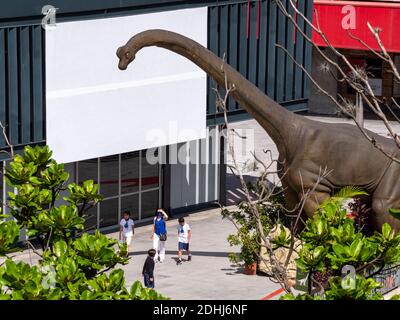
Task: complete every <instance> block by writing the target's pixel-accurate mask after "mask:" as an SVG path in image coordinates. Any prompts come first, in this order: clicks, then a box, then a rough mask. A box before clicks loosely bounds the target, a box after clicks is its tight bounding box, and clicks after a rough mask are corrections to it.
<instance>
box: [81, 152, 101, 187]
mask: <svg viewBox="0 0 400 320" xmlns="http://www.w3.org/2000/svg"><path fill="white" fill-rule="evenodd" d="M78 175H79V180H78V181H79V184H82V183H83V182H84V181H86V180H93V181H94V183H98V181H99V180H98V160H97V158H96V159H90V160H85V161H80V162H79V163H78Z"/></svg>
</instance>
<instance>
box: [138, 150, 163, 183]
mask: <svg viewBox="0 0 400 320" xmlns="http://www.w3.org/2000/svg"><path fill="white" fill-rule="evenodd" d="M154 156H156V157H157V156H158V152H157V151H156V152H155V153H154ZM158 184H159V165H158V164H150V163H149V162H148V161H147V159H146V152H142V190H147V189H153V188H157V187H158Z"/></svg>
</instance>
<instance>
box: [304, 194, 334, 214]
mask: <svg viewBox="0 0 400 320" xmlns="http://www.w3.org/2000/svg"><path fill="white" fill-rule="evenodd" d="M327 197H329V193H327V192H324V191H315V192H313V193H311V194H310V195H309V196H308V198H307V199H306V200H305V203H304V211H305V212H306V214H307V216H308V217H312V216H313V215H314V213H315V211H317V209H318V207H319V206H320V205H321V203H322V202H324V200H325V199H326V198H327Z"/></svg>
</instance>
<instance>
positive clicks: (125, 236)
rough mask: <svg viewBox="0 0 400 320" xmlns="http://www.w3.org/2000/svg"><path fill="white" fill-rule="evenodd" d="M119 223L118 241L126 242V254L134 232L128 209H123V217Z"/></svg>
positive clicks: (133, 224)
mask: <svg viewBox="0 0 400 320" xmlns="http://www.w3.org/2000/svg"><path fill="white" fill-rule="evenodd" d="M119 225H120V228H119V241H120V243H124V242H125V243H126V256H128V255H129V250H130V245H131V242H132V238H133V235H134V233H135V223H134V222H133V220H132V219H131V213H130V211H129V210H125V211H124V213H123V218H122V220H121V221H120V223H119Z"/></svg>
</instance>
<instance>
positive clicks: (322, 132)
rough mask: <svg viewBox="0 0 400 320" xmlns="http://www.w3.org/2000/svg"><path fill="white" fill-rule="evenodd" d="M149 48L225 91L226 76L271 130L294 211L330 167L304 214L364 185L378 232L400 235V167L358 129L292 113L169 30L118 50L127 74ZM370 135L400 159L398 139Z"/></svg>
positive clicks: (239, 98)
mask: <svg viewBox="0 0 400 320" xmlns="http://www.w3.org/2000/svg"><path fill="white" fill-rule="evenodd" d="M149 46H157V47H162V48H164V49H167V50H170V51H173V52H175V53H177V54H179V55H181V56H184V57H186V58H187V59H189V60H190V61H192V62H193V63H195V64H196V65H197V66H198V67H200V68H201V69H202V70H204V71H205V72H206V73H207V74H208V75H210V76H211V77H212V78H213V79H214V80H215V81H216V82H217V83H218V84H219V85H220V86H221V87H225V77H226V79H227V81H228V83H229V84H231V85H232V86H234V88H235V90H234V91H233V92H232V93H231V96H232V97H233V98H234V99H235V100H236V101H237V102H238V103H239V104H240V105H241V107H243V108H244V109H245V110H246V111H247V112H248V113H250V114H251V115H252V116H253V118H254V119H255V120H256V121H257V122H258V123H259V124H260V125H261V126H262V127H263V128H264V129H265V131H266V132H267V133H268V135H269V136H270V137H271V138H272V139H273V141H274V142H275V144H276V146H277V148H278V151H279V160H280V162H281V163H282V164H281V165H280V166H279V170H280V178H281V181H282V185H283V187H284V193H285V198H286V202H287V207H288V209H293V208H294V207H295V206H296V204H297V203H298V202H299V199H300V197H301V194H302V185H303V186H304V189H305V190H307V189H310V190H311V189H312V188H313V186H314V185H315V184H316V182H317V179H318V177H319V175H320V173H321V171H322V170H323V169H325V168H327V169H328V170H330V174H329V175H328V176H327V177H326V178H325V179H323V180H322V181H321V182H320V183H319V184H318V186H317V187H316V189H315V192H313V193H312V194H311V196H310V197H309V198H308V199H307V200H306V202H305V206H304V214H306V215H307V216H312V215H313V214H314V212H315V210H316V208H317V207H318V204H320V203H321V202H322V201H323V200H324V199H325V198H326V197H328V196H329V195H332V194H333V193H334V192H335V191H337V190H339V189H340V188H342V187H344V186H349V185H352V186H359V187H361V188H363V189H364V190H365V191H367V192H368V193H369V195H371V197H372V199H371V200H372V209H373V214H372V216H371V222H372V224H373V227H374V228H375V229H377V230H381V227H382V224H383V223H385V222H387V223H389V224H390V225H391V226H392V227H393V228H394V229H395V230H396V231H399V229H400V220H397V219H395V218H394V217H392V216H391V215H390V214H389V213H388V209H389V208H396V209H400V184H399V182H398V177H399V176H400V165H399V163H397V162H395V161H393V160H391V159H389V158H388V157H387V156H385V155H384V154H383V153H382V152H381V151H379V150H378V149H377V148H376V147H374V146H373V145H372V143H371V142H369V141H368V140H367V139H366V138H365V137H364V136H363V134H362V132H361V131H360V130H359V129H358V128H357V127H356V126H354V125H350V124H330V123H321V122H317V121H313V120H310V119H307V118H305V117H303V116H300V115H297V114H294V113H292V112H290V111H287V110H286V109H284V108H283V107H282V106H280V105H279V104H278V103H276V102H275V101H273V100H272V99H270V98H269V97H268V96H267V95H265V94H264V93H263V92H262V91H261V90H259V89H258V88H257V87H256V86H255V85H253V84H252V83H251V82H250V81H248V80H247V79H246V78H244V77H243V76H242V75H241V74H240V73H239V72H237V71H236V70H235V69H233V68H232V67H231V66H229V65H228V64H227V63H225V62H224V61H223V60H222V59H220V58H219V57H217V56H216V55H214V54H213V53H212V52H210V51H209V50H208V49H206V48H205V47H203V46H202V45H200V44H199V43H197V42H195V41H193V40H191V39H189V38H187V37H185V36H182V35H180V34H177V33H174V32H170V31H166V30H147V31H144V32H141V33H139V34H137V35H135V36H134V37H132V38H131V39H130V40H129V41H128V42H127V43H126V45H124V46H122V47H120V48H118V50H117V56H118V58H119V65H118V67H119V68H120V69H121V70H125V69H126V68H127V67H128V65H129V64H130V63H131V62H132V61H133V60H134V59H135V55H136V54H137V53H138V51H139V50H141V49H142V48H144V47H149ZM367 132H368V134H369V136H370V137H373V138H374V139H375V140H376V142H377V143H378V144H379V145H380V146H381V147H382V148H383V149H384V150H385V151H386V152H388V153H389V154H391V155H393V156H396V157H397V158H400V150H399V149H398V148H397V147H396V145H395V143H394V142H393V141H392V140H390V139H387V138H384V137H382V136H379V135H377V134H375V133H373V132H371V131H367ZM321 169H322V170H321Z"/></svg>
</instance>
